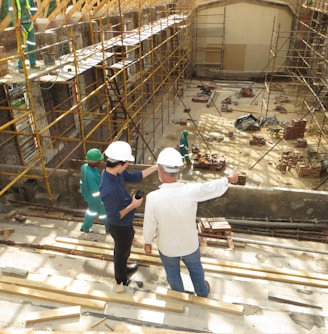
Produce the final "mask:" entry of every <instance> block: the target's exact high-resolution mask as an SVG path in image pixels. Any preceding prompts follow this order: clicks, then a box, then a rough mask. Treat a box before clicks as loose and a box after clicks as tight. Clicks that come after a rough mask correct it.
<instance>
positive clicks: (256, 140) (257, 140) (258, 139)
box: [249, 135, 266, 146]
mask: <svg viewBox="0 0 328 334" xmlns="http://www.w3.org/2000/svg"><path fill="white" fill-rule="evenodd" d="M265 142H266V140H265V138H264V137H263V136H257V135H253V136H252V139H251V140H250V141H249V144H250V145H257V146H262V145H265Z"/></svg>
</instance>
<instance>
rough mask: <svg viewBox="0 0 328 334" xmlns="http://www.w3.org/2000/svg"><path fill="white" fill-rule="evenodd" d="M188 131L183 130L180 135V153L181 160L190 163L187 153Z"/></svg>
mask: <svg viewBox="0 0 328 334" xmlns="http://www.w3.org/2000/svg"><path fill="white" fill-rule="evenodd" d="M188 134H189V131H188V130H183V132H182V135H181V137H180V146H179V148H180V153H181V155H182V158H183V160H184V161H185V162H186V163H190V159H189V155H188V138H187V136H188Z"/></svg>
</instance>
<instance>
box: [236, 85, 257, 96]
mask: <svg viewBox="0 0 328 334" xmlns="http://www.w3.org/2000/svg"><path fill="white" fill-rule="evenodd" d="M239 93H240V95H241V96H242V97H253V96H254V92H253V88H252V86H247V87H243V88H241V89H240V91H239Z"/></svg>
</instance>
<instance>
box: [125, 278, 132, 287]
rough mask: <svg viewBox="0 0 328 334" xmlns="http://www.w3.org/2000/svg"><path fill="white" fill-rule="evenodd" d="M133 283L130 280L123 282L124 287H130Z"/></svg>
mask: <svg viewBox="0 0 328 334" xmlns="http://www.w3.org/2000/svg"><path fill="white" fill-rule="evenodd" d="M130 283H131V281H130V280H129V279H128V280H127V281H125V282H123V285H125V286H128V285H129V284H130Z"/></svg>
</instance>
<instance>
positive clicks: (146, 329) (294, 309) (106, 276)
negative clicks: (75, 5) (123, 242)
mask: <svg viewBox="0 0 328 334" xmlns="http://www.w3.org/2000/svg"><path fill="white" fill-rule="evenodd" d="M202 84H203V82H201V81H193V82H190V83H189V84H188V85H186V86H185V90H184V95H183V97H182V98H181V99H177V101H176V111H175V114H174V115H173V117H172V118H173V119H172V120H171V121H170V124H169V125H168V127H167V129H166V130H165V133H164V135H163V136H162V137H161V136H159V139H158V145H157V150H158V151H160V149H162V148H164V147H166V146H173V147H175V146H176V145H177V144H178V142H179V137H180V135H181V132H182V131H183V130H184V129H188V130H189V132H190V134H189V137H188V139H189V146H190V147H191V145H196V146H197V147H199V148H200V150H201V151H202V152H207V153H208V150H209V149H210V151H211V153H214V152H215V153H218V154H219V155H223V156H224V157H226V161H227V168H225V169H224V170H222V171H212V170H204V169H196V168H193V167H191V168H189V167H185V168H184V169H183V173H182V175H181V179H182V180H183V179H185V180H188V181H190V180H198V181H202V180H205V179H210V178H213V177H218V176H220V175H224V173H225V171H227V169H230V170H231V169H238V170H239V171H244V172H245V173H246V175H247V178H246V184H247V185H251V186H255V187H291V188H296V189H314V188H315V187H317V186H318V185H319V184H320V183H322V181H323V180H324V179H323V178H324V177H325V175H324V176H323V178H300V177H298V176H297V173H296V172H295V170H294V169H291V170H290V171H287V172H286V173H282V172H281V171H280V170H278V169H277V168H276V167H275V161H278V160H279V158H280V155H281V152H282V151H284V150H294V149H295V146H294V142H295V141H285V140H280V138H279V137H276V136H273V135H272V132H270V130H268V128H262V129H261V130H259V131H257V132H256V134H257V135H262V136H263V137H264V138H265V139H266V144H265V145H262V146H257V145H250V144H249V141H250V140H251V138H252V136H253V134H255V133H253V132H248V131H240V130H237V129H236V128H234V126H233V124H234V121H235V120H236V118H238V117H240V116H242V115H244V114H247V113H252V114H254V116H255V117H257V116H258V115H259V116H260V115H261V103H260V98H261V97H260V95H259V97H258V101H257V102H255V103H252V104H251V103H250V99H249V98H237V95H236V93H237V92H238V90H239V88H240V87H239V86H238V85H237V84H236V85H229V86H221V87H220V88H218V90H219V95H218V97H217V100H216V104H217V106H218V108H220V103H219V102H220V100H221V99H224V98H226V97H228V96H231V95H232V96H233V100H236V101H237V102H238V104H237V105H236V104H235V105H232V106H231V107H232V108H233V109H234V110H233V111H232V112H225V113H220V112H218V110H217V108H215V107H213V106H211V107H207V106H206V104H204V103H194V102H192V97H193V96H194V95H195V94H197V93H198V92H199V87H198V85H202ZM259 87H260V86H259ZM260 89H261V88H258V89H257V88H256V86H254V90H255V94H257V93H258V92H260ZM253 102H254V101H253ZM186 108H190V112H188V113H186V112H185V109H186ZM286 108H287V110H288V112H287V113H284V114H279V113H276V116H277V117H278V119H279V121H285V120H290V119H294V118H295V117H297V116H300V117H301V116H302V115H299V113H298V111H297V110H295V108H294V107H293V106H292V105H290V104H286ZM270 116H273V115H270ZM190 118H192V121H191V120H190ZM188 119H189V120H188ZM180 121H183V122H182V123H183V125H180ZM184 121H186V124H184ZM229 132H233V137H232V138H230V137H229V136H228V135H227V134H228V133H229ZM305 138H307V140H308V143H309V146H310V147H311V145H312V146H313V148H315V145H316V143H317V138H316V137H315V136H314V134H311V133H308V134H306V136H305ZM277 141H279V143H278V144H277V145H275V144H276V143H277ZM324 144H326V143H324ZM274 145H275V146H274ZM272 146H274V149H272V150H270V148H272ZM298 150H300V151H302V152H303V153H304V154H305V155H306V148H305V149H298ZM268 151H269V152H268ZM319 190H322V191H324V190H327V184H326V183H325V182H323V184H322V186H320V189H319ZM64 204H65V203H60V206H64ZM74 209H76V208H74ZM78 209H79V211H80V215H78V216H76V215H75V216H74V215H70V214H68V213H67V212H62V211H60V210H59V211H58V212H56V211H53V210H48V209H43V210H42V207H33V206H30V205H26V206H19V207H13V210H15V211H14V213H13V215H11V216H10V215H8V212H6V213H2V214H1V216H0V222H1V224H0V225H1V226H0V229H1V230H3V231H4V230H7V231H8V232H7V233H4V232H2V233H3V234H2V235H1V236H0V238H1V239H2V242H1V247H0V252H1V265H0V270H1V272H2V276H1V277H0V287H1V291H0V294H1V298H0V310H1V312H0V328H1V333H2V332H4V331H5V330H7V331H9V332H13V331H14V330H24V329H27V330H30V332H32V331H38V330H43V331H67V332H74V333H77V332H86V331H98V332H99V331H103V332H113V331H115V332H125V333H170V332H171V331H172V332H173V331H184V332H194V333H234V334H248V333H254V334H260V333H275V334H276V333H281V334H296V333H297V334H302V333H320V334H321V333H327V328H328V314H327V311H328V309H327V297H328V260H327V254H328V245H327V243H316V242H310V241H297V240H293V239H280V238H273V237H265V236H259V235H244V234H237V233H234V234H233V241H234V249H231V248H229V246H228V243H227V242H226V240H225V239H224V238H221V239H215V238H211V239H208V238H201V240H200V244H201V252H202V257H203V263H204V266H205V274H206V279H207V280H208V282H209V283H210V286H211V291H210V294H209V296H208V298H207V299H206V298H205V299H204V298H197V297H193V295H192V294H191V293H186V294H178V295H175V296H171V298H167V297H168V296H166V297H164V295H165V291H166V290H164V292H163V291H162V290H159V288H164V289H167V288H168V285H167V282H166V278H165V273H164V270H163V267H162V265H161V264H160V262H159V261H158V257H157V256H156V249H155V252H154V253H155V256H154V257H152V258H151V261H150V259H148V260H147V258H144V253H143V248H142V246H143V243H142V238H141V233H142V226H141V225H142V224H136V226H135V229H136V237H135V240H134V245H133V249H132V253H131V261H132V262H135V261H136V262H138V263H139V270H138V272H137V273H136V274H135V275H134V276H133V277H132V279H133V281H132V283H131V284H130V285H129V286H128V287H125V288H124V289H123V290H120V288H119V287H118V286H117V285H116V284H115V280H114V271H113V262H112V261H111V254H112V250H111V247H112V246H113V241H112V238H111V236H110V235H106V234H105V230H104V227H103V226H102V225H101V224H99V223H98V222H97V223H96V224H94V226H93V229H94V233H88V234H86V233H82V232H80V226H81V222H82V220H83V208H78ZM17 214H19V215H21V216H22V217H20V216H19V215H18V216H17ZM15 217H16V218H15ZM17 218H18V219H17ZM19 218H26V220H25V219H21V220H20V219H19ZM232 232H233V231H232ZM67 245H70V246H67ZM95 254H96V255H95ZM182 274H183V279H184V282H185V285H186V290H188V291H189V292H192V290H193V288H192V284H191V282H190V279H189V276H188V273H187V271H186V269H185V268H184V267H182ZM8 282H9V283H8ZM38 282H39V283H38ZM138 282H143V286H142V287H141V286H140V284H139V283H138ZM28 286H29V287H28ZM32 286H33V287H32ZM10 291H11V292H10ZM72 291H74V293H73V292H72ZM99 291H103V292H106V293H111V294H110V295H109V297H108V295H107V297H108V298H109V300H108V298H107V300H106V301H105V302H104V304H103V306H102V305H100V307H98V304H97V303H99V301H101V299H99V298H96V295H99V294H100V292H99ZM161 291H162V292H161ZM53 294H54V295H53ZM77 295H80V296H83V297H85V298H84V299H86V300H88V301H89V302H90V303H91V302H92V301H94V302H95V304H94V305H97V306H93V307H91V306H90V304H88V305H82V306H81V308H80V309H78V311H76V310H74V312H75V313H77V314H75V315H74V312H73V311H72V309H70V310H68V309H64V308H67V307H69V306H73V305H79V304H78V302H77V301H76V300H75V299H74V298H75V297H76V296H77ZM125 297H126V298H125ZM173 297H174V298H173ZM113 300H114V301H113ZM96 301H97V303H96ZM85 303H86V304H87V302H86V301H85ZM58 310H62V312H63V313H62V315H61V316H60V312H59V311H58ZM65 312H66V317H65ZM46 314H47V315H48V317H47V316H46ZM49 314H50V315H49ZM35 318H37V319H35ZM33 319H34V320H33Z"/></svg>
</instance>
